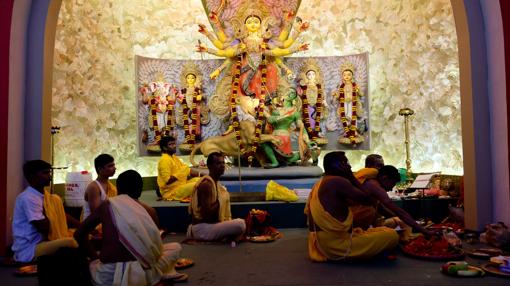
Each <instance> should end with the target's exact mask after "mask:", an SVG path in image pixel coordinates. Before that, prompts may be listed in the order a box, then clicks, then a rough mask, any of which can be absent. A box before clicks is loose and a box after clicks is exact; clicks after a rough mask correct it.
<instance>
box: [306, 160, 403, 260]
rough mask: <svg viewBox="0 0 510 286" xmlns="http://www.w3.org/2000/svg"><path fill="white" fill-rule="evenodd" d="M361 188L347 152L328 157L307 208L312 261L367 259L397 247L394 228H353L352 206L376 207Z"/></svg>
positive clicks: (309, 251) (396, 236)
mask: <svg viewBox="0 0 510 286" xmlns="http://www.w3.org/2000/svg"><path fill="white" fill-rule="evenodd" d="M358 186H359V182H358V181H357V180H356V178H354V175H353V174H352V171H351V166H350V165H349V162H348V160H347V157H346V156H345V154H344V152H341V151H334V152H331V153H328V154H326V156H324V177H322V179H320V180H319V181H318V182H317V183H316V184H315V185H314V187H313V188H312V191H311V192H310V195H309V197H308V201H307V204H306V206H305V214H306V215H307V216H308V227H309V234H308V254H309V256H310V259H311V260H313V261H317V262H324V261H328V260H330V261H334V260H342V259H366V258H370V257H373V256H375V255H377V254H379V253H381V252H383V251H386V250H390V249H393V248H394V247H395V246H397V244H398V235H397V232H396V231H395V230H393V229H390V228H387V227H377V228H372V229H369V230H367V231H364V230H362V229H360V228H353V225H352V223H353V214H352V212H351V209H350V207H351V206H352V205H355V204H365V205H367V204H373V200H372V199H371V198H370V196H369V195H368V194H367V193H365V192H364V191H363V190H361V189H360V188H358Z"/></svg>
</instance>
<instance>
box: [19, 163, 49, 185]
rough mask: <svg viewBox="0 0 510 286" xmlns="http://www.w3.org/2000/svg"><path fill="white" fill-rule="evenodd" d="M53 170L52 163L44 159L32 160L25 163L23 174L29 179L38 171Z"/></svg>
mask: <svg viewBox="0 0 510 286" xmlns="http://www.w3.org/2000/svg"><path fill="white" fill-rule="evenodd" d="M44 170H51V164H50V163H48V162H46V161H43V160H30V161H26V162H25V164H23V176H25V179H27V181H28V180H29V179H30V178H31V177H32V176H34V175H35V174H36V173H37V172H40V171H44Z"/></svg>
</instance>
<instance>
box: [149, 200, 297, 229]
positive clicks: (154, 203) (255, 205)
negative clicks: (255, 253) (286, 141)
mask: <svg viewBox="0 0 510 286" xmlns="http://www.w3.org/2000/svg"><path fill="white" fill-rule="evenodd" d="M239 194H242V195H239ZM262 194H264V193H263V192H261V193H254V194H250V195H245V193H231V200H232V198H234V199H235V198H244V199H246V198H256V197H261V196H262ZM263 199H265V194H264V197H263ZM140 200H141V201H143V202H145V203H146V204H148V205H149V206H151V207H153V208H155V209H156V212H157V213H158V217H159V221H160V224H161V227H163V228H166V229H167V230H169V231H173V232H185V231H186V229H187V227H188V225H189V224H190V223H191V216H190V215H189V213H188V206H189V204H188V203H181V202H175V201H171V202H170V201H161V200H158V197H157V196H156V192H155V191H144V192H142V196H141V197H140ZM304 208H305V200H304V199H299V200H298V201H297V202H292V203H286V202H275V201H250V202H246V201H245V202H234V201H232V202H231V212H232V217H233V218H246V216H247V215H248V213H249V212H250V210H251V209H260V210H265V211H268V212H269V213H270V214H271V226H273V227H276V228H301V227H306V216H305V215H304V213H303V211H304Z"/></svg>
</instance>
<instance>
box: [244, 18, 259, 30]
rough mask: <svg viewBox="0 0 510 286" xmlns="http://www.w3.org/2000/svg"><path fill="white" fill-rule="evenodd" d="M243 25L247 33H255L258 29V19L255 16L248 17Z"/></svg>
mask: <svg viewBox="0 0 510 286" xmlns="http://www.w3.org/2000/svg"><path fill="white" fill-rule="evenodd" d="M244 25H245V26H246V29H248V31H249V32H251V33H254V32H257V31H258V30H259V29H260V19H259V18H258V17H256V16H249V17H248V18H246V20H245V21H244Z"/></svg>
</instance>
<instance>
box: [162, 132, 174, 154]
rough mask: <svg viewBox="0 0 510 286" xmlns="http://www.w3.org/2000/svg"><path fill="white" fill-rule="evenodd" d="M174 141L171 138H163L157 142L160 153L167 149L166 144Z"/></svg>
mask: <svg viewBox="0 0 510 286" xmlns="http://www.w3.org/2000/svg"><path fill="white" fill-rule="evenodd" d="M172 141H175V137H173V136H163V137H162V138H161V140H159V148H160V149H161V152H163V150H166V149H167V145H168V142H172Z"/></svg>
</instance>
